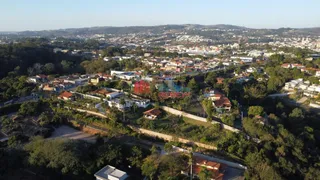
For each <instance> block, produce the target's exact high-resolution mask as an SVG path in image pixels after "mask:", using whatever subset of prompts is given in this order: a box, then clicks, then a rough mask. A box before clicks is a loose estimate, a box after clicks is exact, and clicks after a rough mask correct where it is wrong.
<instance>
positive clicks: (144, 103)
mask: <svg viewBox="0 0 320 180" xmlns="http://www.w3.org/2000/svg"><path fill="white" fill-rule="evenodd" d="M132 101H133V103H135V104H136V105H137V106H138V107H140V108H147V107H148V106H149V105H150V100H149V99H132Z"/></svg>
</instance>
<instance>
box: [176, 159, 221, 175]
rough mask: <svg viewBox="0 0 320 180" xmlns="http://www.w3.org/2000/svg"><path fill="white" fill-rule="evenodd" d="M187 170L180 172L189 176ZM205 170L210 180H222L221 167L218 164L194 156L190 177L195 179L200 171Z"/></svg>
mask: <svg viewBox="0 0 320 180" xmlns="http://www.w3.org/2000/svg"><path fill="white" fill-rule="evenodd" d="M189 169H190V167H189V168H188V169H186V170H185V171H182V172H181V173H182V174H184V175H187V176H190V172H189ZM204 169H206V170H207V171H209V172H210V174H211V177H210V178H209V179H210V180H222V179H223V176H224V174H223V170H222V165H221V164H220V163H217V162H214V161H209V160H207V159H204V158H201V157H199V156H194V157H193V160H192V177H193V178H196V177H198V175H199V174H200V172H201V171H203V170H204Z"/></svg>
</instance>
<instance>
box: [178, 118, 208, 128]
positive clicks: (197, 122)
mask: <svg viewBox="0 0 320 180" xmlns="http://www.w3.org/2000/svg"><path fill="white" fill-rule="evenodd" d="M183 121H184V122H185V123H188V124H194V125H198V126H204V127H209V126H212V124H211V123H209V122H201V121H197V120H194V119H190V118H187V117H183Z"/></svg>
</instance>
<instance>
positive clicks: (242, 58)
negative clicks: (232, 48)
mask: <svg viewBox="0 0 320 180" xmlns="http://www.w3.org/2000/svg"><path fill="white" fill-rule="evenodd" d="M231 60H233V61H235V60H240V62H241V63H251V62H253V57H240V56H232V57H231Z"/></svg>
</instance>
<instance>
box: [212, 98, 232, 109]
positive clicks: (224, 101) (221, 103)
mask: <svg viewBox="0 0 320 180" xmlns="http://www.w3.org/2000/svg"><path fill="white" fill-rule="evenodd" d="M212 103H213V106H214V107H215V108H216V110H217V111H221V110H228V111H230V110H231V102H230V100H229V99H228V98H227V97H225V96H224V95H223V96H221V97H220V98H219V99H217V100H215V101H213V102H212Z"/></svg>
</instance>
